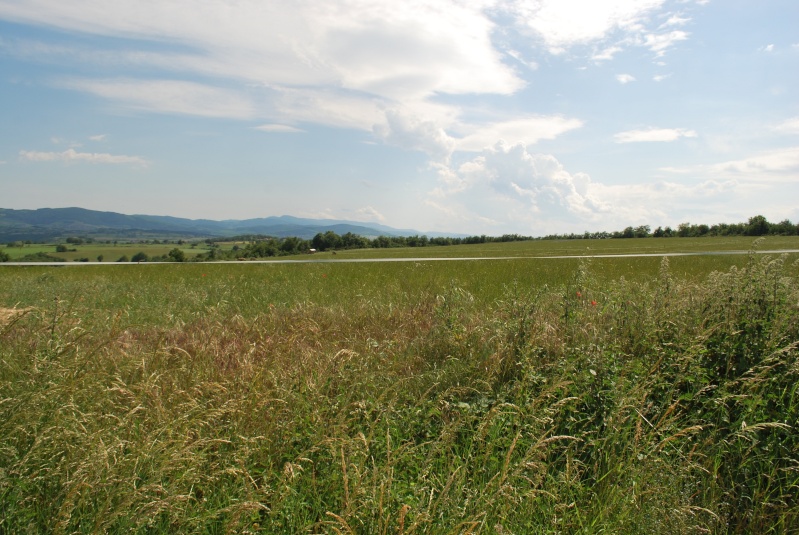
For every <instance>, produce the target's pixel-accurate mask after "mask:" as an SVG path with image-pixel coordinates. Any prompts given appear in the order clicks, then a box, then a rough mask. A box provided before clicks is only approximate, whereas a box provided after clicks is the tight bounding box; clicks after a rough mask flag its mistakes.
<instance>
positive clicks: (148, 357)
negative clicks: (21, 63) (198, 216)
mask: <svg viewBox="0 0 799 535" xmlns="http://www.w3.org/2000/svg"><path fill="white" fill-rule="evenodd" d="M794 258H795V257H794ZM707 262H715V263H716V264H715V267H717V268H719V269H720V270H719V271H713V272H709V271H710V270H709V269H708V267H709V266H710V265H711V264H708V263H707ZM457 264H458V265H457V266H455V265H454V264H453V263H438V264H435V265H433V264H432V263H416V264H415V263H403V264H381V265H377V264H335V265H325V264H308V265H293V266H279V265H244V266H232V265H221V264H214V265H208V264H194V265H180V266H147V267H146V268H145V267H143V266H142V267H140V266H135V265H133V266H128V267H124V268H122V267H115V268H112V267H102V266H98V267H92V268H91V269H86V270H74V269H65V268H43V267H20V268H4V269H3V271H0V280H2V282H3V284H2V285H0V305H3V306H4V307H5V309H3V313H2V316H0V358H2V361H3V366H2V368H0V519H1V520H0V531H3V532H6V533H94V532H111V533H123V532H124V533H128V532H138V533H162V532H181V533H183V532H185V533H246V532H249V533H496V534H506V533H517V534H519V533H563V532H580V533H599V532H611V533H693V532H697V533H704V532H711V533H768V532H774V533H782V532H790V531H792V530H794V529H796V527H797V526H799V500H798V499H797V496H799V433H797V432H796V429H797V426H799V264H798V263H797V262H796V261H794V260H793V259H792V258H789V257H787V256H781V257H767V256H762V255H750V256H748V257H730V256H728V257H715V258H712V259H710V258H709V257H708V258H705V257H696V258H691V259H690V260H684V259H679V258H674V259H672V260H671V264H669V261H668V260H661V259H657V258H644V259H624V260H622V259H596V260H593V261H592V262H591V263H585V262H581V261H579V260H568V259H567V260H548V261H546V262H545V263H539V262H533V261H530V260H512V261H502V262H497V261H478V262H459V263H457ZM700 271H704V272H700ZM12 309H13V310H12Z"/></svg>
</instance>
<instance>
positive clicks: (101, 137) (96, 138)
mask: <svg viewBox="0 0 799 535" xmlns="http://www.w3.org/2000/svg"><path fill="white" fill-rule="evenodd" d="M106 137H107V136H106V135H105V134H98V135H96V136H89V139H90V140H91V141H105V138H106Z"/></svg>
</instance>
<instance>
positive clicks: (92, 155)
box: [19, 149, 148, 167]
mask: <svg viewBox="0 0 799 535" xmlns="http://www.w3.org/2000/svg"><path fill="white" fill-rule="evenodd" d="M19 156H20V158H22V159H23V160H26V161H29V162H55V161H57V162H65V163H77V162H88V163H106V164H128V165H137V166H142V167H146V166H147V164H148V162H147V160H145V159H144V158H141V157H140V156H125V155H119V154H107V153H97V152H77V151H76V150H75V149H67V150H65V151H63V152H39V151H28V150H22V151H20V152H19Z"/></svg>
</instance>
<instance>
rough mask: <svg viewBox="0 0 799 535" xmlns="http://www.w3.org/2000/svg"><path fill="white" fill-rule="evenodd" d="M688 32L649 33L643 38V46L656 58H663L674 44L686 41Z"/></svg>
mask: <svg viewBox="0 0 799 535" xmlns="http://www.w3.org/2000/svg"><path fill="white" fill-rule="evenodd" d="M688 35H689V34H688V32H684V31H682V30H674V31H671V32H668V33H661V34H655V33H651V34H648V35H646V36H645V38H644V46H646V47H647V48H648V49H649V50H651V51H652V52H654V53H655V56H656V57H663V56H664V55H666V52H667V51H668V49H669V48H671V47H672V46H674V44H675V43H678V42H680V41H685V40H686V39H688Z"/></svg>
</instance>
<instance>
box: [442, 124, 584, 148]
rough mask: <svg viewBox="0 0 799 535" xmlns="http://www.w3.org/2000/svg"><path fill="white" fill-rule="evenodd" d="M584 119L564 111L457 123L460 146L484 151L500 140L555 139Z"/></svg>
mask: <svg viewBox="0 0 799 535" xmlns="http://www.w3.org/2000/svg"><path fill="white" fill-rule="evenodd" d="M582 126H583V121H582V120H580V119H576V118H571V117H563V116H562V115H532V116H528V117H522V118H519V119H507V120H496V121H486V122H485V123H482V124H475V123H465V124H461V125H458V126H456V127H454V130H455V132H456V135H457V134H458V133H459V132H463V134H464V135H463V137H461V138H459V139H458V140H457V142H456V146H457V149H458V150H461V151H471V152H476V151H481V150H483V149H485V148H487V147H491V146H493V145H495V144H496V143H497V141H499V140H504V141H505V142H507V143H511V144H513V143H524V144H525V145H534V144H535V143H538V142H539V141H541V140H543V139H555V138H556V137H558V136H561V135H563V134H565V133H567V132H569V131H571V130H575V129H578V128H581V127H582Z"/></svg>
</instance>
